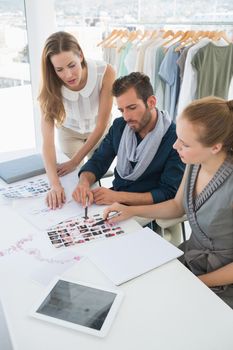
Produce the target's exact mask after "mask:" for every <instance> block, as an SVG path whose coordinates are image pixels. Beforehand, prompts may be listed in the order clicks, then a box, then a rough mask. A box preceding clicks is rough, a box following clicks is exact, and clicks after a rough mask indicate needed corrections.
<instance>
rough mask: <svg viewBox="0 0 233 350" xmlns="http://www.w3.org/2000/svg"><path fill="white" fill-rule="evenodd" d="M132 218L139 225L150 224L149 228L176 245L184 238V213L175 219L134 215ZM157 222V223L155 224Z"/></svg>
mask: <svg viewBox="0 0 233 350" xmlns="http://www.w3.org/2000/svg"><path fill="white" fill-rule="evenodd" d="M134 219H135V220H136V221H137V222H138V223H139V224H140V225H141V226H146V225H148V226H150V228H151V229H152V230H154V231H156V232H157V233H158V234H160V235H161V236H162V237H164V238H165V239H167V240H168V241H170V242H171V243H173V244H174V245H176V246H178V245H179V244H180V243H181V241H182V239H181V237H182V238H183V241H185V240H186V232H185V225H184V222H185V221H186V220H187V217H186V215H183V216H181V217H179V218H175V219H156V221H155V220H154V219H153V218H151V219H149V218H143V217H138V216H135V217H134ZM156 224H157V225H156Z"/></svg>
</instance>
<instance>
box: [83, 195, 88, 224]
mask: <svg viewBox="0 0 233 350" xmlns="http://www.w3.org/2000/svg"><path fill="white" fill-rule="evenodd" d="M87 213H88V197H86V205H85V212H84V217H85V219H86V220H87V219H88V215H87Z"/></svg>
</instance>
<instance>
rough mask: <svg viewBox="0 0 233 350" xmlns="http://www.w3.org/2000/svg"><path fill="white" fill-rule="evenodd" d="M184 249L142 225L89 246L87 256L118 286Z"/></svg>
mask: <svg viewBox="0 0 233 350" xmlns="http://www.w3.org/2000/svg"><path fill="white" fill-rule="evenodd" d="M182 254H183V252H182V251H181V250H180V249H178V248H176V247H175V246H173V245H172V244H171V243H169V242H168V241H166V240H165V239H163V238H162V237H161V236H159V235H158V234H157V233H155V232H154V231H152V230H151V229H149V228H148V227H146V228H143V229H141V230H139V231H137V232H132V233H129V234H127V235H125V236H121V237H116V238H113V239H111V240H108V241H103V242H99V244H98V245H95V246H94V247H90V248H89V250H88V253H87V255H88V257H89V258H90V260H92V261H93V262H94V263H95V264H96V266H97V267H98V268H99V269H100V270H101V271H102V272H104V273H105V275H106V276H107V277H108V278H109V279H110V280H111V281H112V282H113V283H114V284H116V285H117V286H118V285H120V284H122V283H124V282H126V281H129V280H131V279H133V278H135V277H137V276H140V275H142V274H143V273H145V272H147V271H150V270H152V269H154V268H156V267H158V266H160V265H163V264H165V263H167V262H168V261H170V260H173V259H175V258H177V257H179V256H181V255H182Z"/></svg>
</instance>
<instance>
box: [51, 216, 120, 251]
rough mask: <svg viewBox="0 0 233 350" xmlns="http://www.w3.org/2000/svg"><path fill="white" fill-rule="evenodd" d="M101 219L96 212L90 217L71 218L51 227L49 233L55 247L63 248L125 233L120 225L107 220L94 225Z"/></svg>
mask: <svg viewBox="0 0 233 350" xmlns="http://www.w3.org/2000/svg"><path fill="white" fill-rule="evenodd" d="M100 220H102V217H101V215H100V214H94V215H93V216H92V217H89V218H88V219H85V218H84V217H79V218H77V217H74V218H70V219H68V220H65V221H63V222H60V223H59V224H57V225H56V226H53V227H51V228H50V229H49V230H47V235H48V237H49V239H50V242H51V243H52V245H53V246H54V247H55V248H62V247H70V246H73V245H77V244H85V243H90V242H93V241H96V240H99V239H107V238H111V237H115V236H119V235H122V234H124V233H125V232H124V230H122V228H121V227H120V226H118V225H110V224H108V223H107V222H104V224H100V225H94V224H95V223H97V222H99V221H100Z"/></svg>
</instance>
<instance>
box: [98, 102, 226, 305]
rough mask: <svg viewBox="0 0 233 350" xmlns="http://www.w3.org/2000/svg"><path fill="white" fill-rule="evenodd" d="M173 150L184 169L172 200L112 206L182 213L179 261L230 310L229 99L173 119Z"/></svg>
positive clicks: (147, 213) (132, 211)
mask: <svg viewBox="0 0 233 350" xmlns="http://www.w3.org/2000/svg"><path fill="white" fill-rule="evenodd" d="M177 136H178V138H177V141H176V142H175V144H174V146H173V147H174V148H175V149H176V150H177V152H178V153H179V156H180V158H181V160H182V161H183V162H184V163H185V164H187V165H188V166H187V168H186V171H185V174H184V177H183V180H182V182H181V185H180V187H179V190H178V192H177V195H176V197H175V198H174V199H171V200H169V201H166V202H163V203H160V204H154V205H146V206H137V207H135V206H131V207H126V206H124V205H120V204H113V205H112V206H110V207H109V208H107V209H106V211H105V213H104V217H105V218H107V216H108V214H109V213H110V212H112V211H118V212H120V213H121V214H120V215H119V216H118V217H117V218H115V219H112V220H109V222H116V221H121V220H125V219H127V218H129V217H131V216H135V215H137V216H143V217H148V218H151V217H154V218H160V219H170V218H175V217H179V216H181V215H183V214H184V213H186V214H187V216H188V220H189V223H190V226H191V229H192V234H191V237H190V239H189V240H188V241H186V242H184V243H183V244H182V245H181V249H183V251H184V255H183V257H182V258H181V261H182V262H183V263H184V264H185V265H186V266H187V267H188V268H189V269H190V270H191V271H192V272H193V273H194V274H195V275H196V276H198V277H199V279H200V280H201V281H202V282H204V283H205V284H206V285H207V286H208V287H210V288H211V289H212V290H213V291H214V292H215V293H216V294H217V295H218V296H219V297H221V298H222V300H224V301H225V302H226V303H227V304H228V305H229V306H230V307H232V308H233V100H232V101H225V100H223V99H221V98H217V97H206V98H203V99H200V100H196V101H194V102H192V103H191V104H190V105H189V106H187V107H186V108H185V110H184V111H183V113H182V114H181V116H180V117H179V118H178V120H177Z"/></svg>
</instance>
